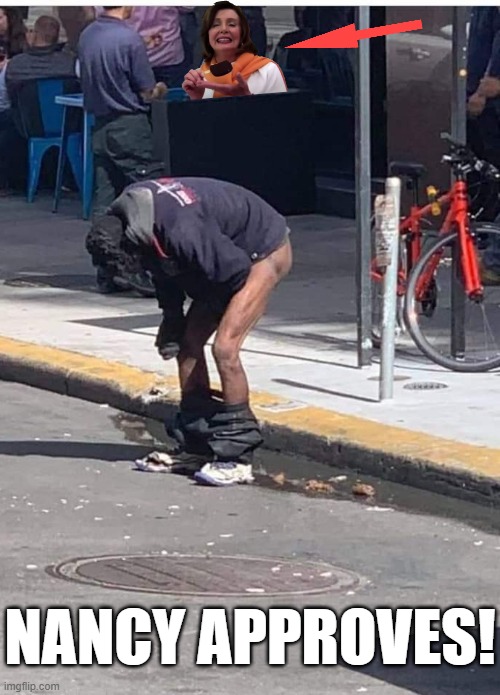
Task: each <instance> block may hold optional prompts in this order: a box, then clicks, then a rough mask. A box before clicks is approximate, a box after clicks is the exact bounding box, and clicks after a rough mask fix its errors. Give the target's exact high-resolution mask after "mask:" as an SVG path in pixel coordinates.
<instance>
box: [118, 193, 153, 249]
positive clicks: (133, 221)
mask: <svg viewBox="0 0 500 695" xmlns="http://www.w3.org/2000/svg"><path fill="white" fill-rule="evenodd" d="M108 212H109V213H110V214H112V215H116V216H117V217H119V218H120V219H121V220H122V221H123V222H124V223H125V226H124V233H125V236H126V237H127V239H129V241H131V242H132V243H133V244H136V245H141V244H145V245H147V246H152V245H153V241H154V224H155V211H154V201H153V191H152V190H151V189H150V188H147V187H145V186H144V187H143V186H134V187H133V188H128V189H126V190H125V191H123V193H122V194H121V195H119V196H118V198H117V199H116V200H115V201H114V202H113V203H112V204H111V206H110V207H109V210H108Z"/></svg>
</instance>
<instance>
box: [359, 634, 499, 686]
mask: <svg viewBox="0 0 500 695" xmlns="http://www.w3.org/2000/svg"><path fill="white" fill-rule="evenodd" d="M498 633H499V630H498V629H497V630H496V634H495V642H496V641H497V640H498ZM410 650H411V645H410ZM409 653H410V652H409ZM497 661H498V655H497ZM356 670H357V671H359V672H361V673H364V674H365V675H367V676H370V677H372V678H376V679H377V680H379V681H383V682H384V683H387V684H390V685H392V686H397V687H398V688H402V689H403V690H402V692H408V693H414V694H415V695H498V693H499V692H500V686H499V683H500V667H499V665H498V663H497V664H495V665H494V666H482V665H480V664H475V663H474V664H471V665H470V666H449V665H448V664H444V665H441V666H415V665H413V664H409V665H408V666H384V665H383V664H382V662H381V660H380V658H377V659H376V660H374V661H373V662H372V663H371V664H370V665H369V666H366V667H364V668H360V669H356ZM358 692H359V691H358Z"/></svg>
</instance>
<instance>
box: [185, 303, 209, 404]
mask: <svg viewBox="0 0 500 695" xmlns="http://www.w3.org/2000/svg"><path fill="white" fill-rule="evenodd" d="M218 323H219V321H218V319H217V317H216V316H215V315H213V314H211V313H210V311H209V309H208V308H207V305H206V304H201V303H200V302H196V301H195V302H193V304H192V305H191V307H190V309H189V311H188V314H187V316H186V328H185V331H184V336H183V339H182V343H181V349H180V351H179V354H178V356H177V364H178V369H179V382H180V387H181V393H182V395H183V396H188V395H191V394H194V393H199V394H207V395H208V394H209V393H210V380H209V377H208V369H207V362H206V359H205V345H206V344H207V341H208V340H209V338H210V336H211V335H212V334H213V333H214V332H215V331H216V330H217V325H218Z"/></svg>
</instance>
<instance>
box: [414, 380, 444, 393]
mask: <svg viewBox="0 0 500 695" xmlns="http://www.w3.org/2000/svg"><path fill="white" fill-rule="evenodd" d="M403 388H404V389H408V391H436V390H437V389H447V388H448V384H442V383H440V382H439V381H414V382H412V383H411V384H406V385H405V386H403Z"/></svg>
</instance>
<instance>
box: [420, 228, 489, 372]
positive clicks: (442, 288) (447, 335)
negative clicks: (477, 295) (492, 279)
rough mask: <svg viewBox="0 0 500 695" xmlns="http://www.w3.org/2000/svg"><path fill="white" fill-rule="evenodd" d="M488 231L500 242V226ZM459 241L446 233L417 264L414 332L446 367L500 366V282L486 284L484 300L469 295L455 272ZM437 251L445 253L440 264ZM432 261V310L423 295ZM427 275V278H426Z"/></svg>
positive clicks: (426, 351) (429, 354)
mask: <svg viewBox="0 0 500 695" xmlns="http://www.w3.org/2000/svg"><path fill="white" fill-rule="evenodd" d="M488 236H489V238H490V241H491V240H492V239H493V238H496V239H497V242H496V243H500V229H493V230H492V229H489V230H488ZM457 244H458V241H457V238H456V236H455V235H451V236H449V237H447V238H442V239H441V240H439V241H438V243H437V244H436V246H435V247H434V250H431V251H430V252H427V253H426V254H424V256H423V257H422V258H421V259H420V261H419V263H418V264H417V266H416V267H415V276H414V277H413V278H411V279H410V282H409V285H408V297H407V321H408V324H409V329H410V333H411V335H412V337H413V339H414V340H415V342H416V344H417V345H418V347H419V348H420V349H421V350H422V351H423V352H424V354H425V355H426V356H427V357H429V358H430V359H432V360H433V361H434V362H436V363H437V364H440V365H442V366H444V367H446V368H447V369H454V370H456V371H464V372H467V371H471V372H473V371H483V370H487V369H492V368H495V367H498V366H500V286H490V287H488V286H486V287H485V288H484V293H483V297H482V299H481V301H479V302H478V301H475V300H473V299H471V298H469V297H468V296H464V292H465V290H464V289H463V285H462V280H461V272H458V274H457V276H455V272H456V267H457V266H456V263H454V262H453V253H454V249H455V248H456V245H457ZM437 253H439V254H441V258H440V261H439V263H438V264H437V266H436V258H437V255H436V254H437ZM433 264H434V276H433V277H434V280H435V294H436V304H435V308H434V310H433V311H425V306H426V305H425V302H424V301H418V300H422V298H423V297H424V298H425V292H424V293H423V294H422V288H424V290H425V289H426V288H428V287H429V281H428V278H429V269H431V270H432V265H433ZM422 278H424V279H425V278H427V284H425V283H423V281H422ZM454 284H455V287H454ZM454 312H455V313H454ZM456 321H458V323H456ZM456 346H458V350H457V354H454V352H455V349H456Z"/></svg>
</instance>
